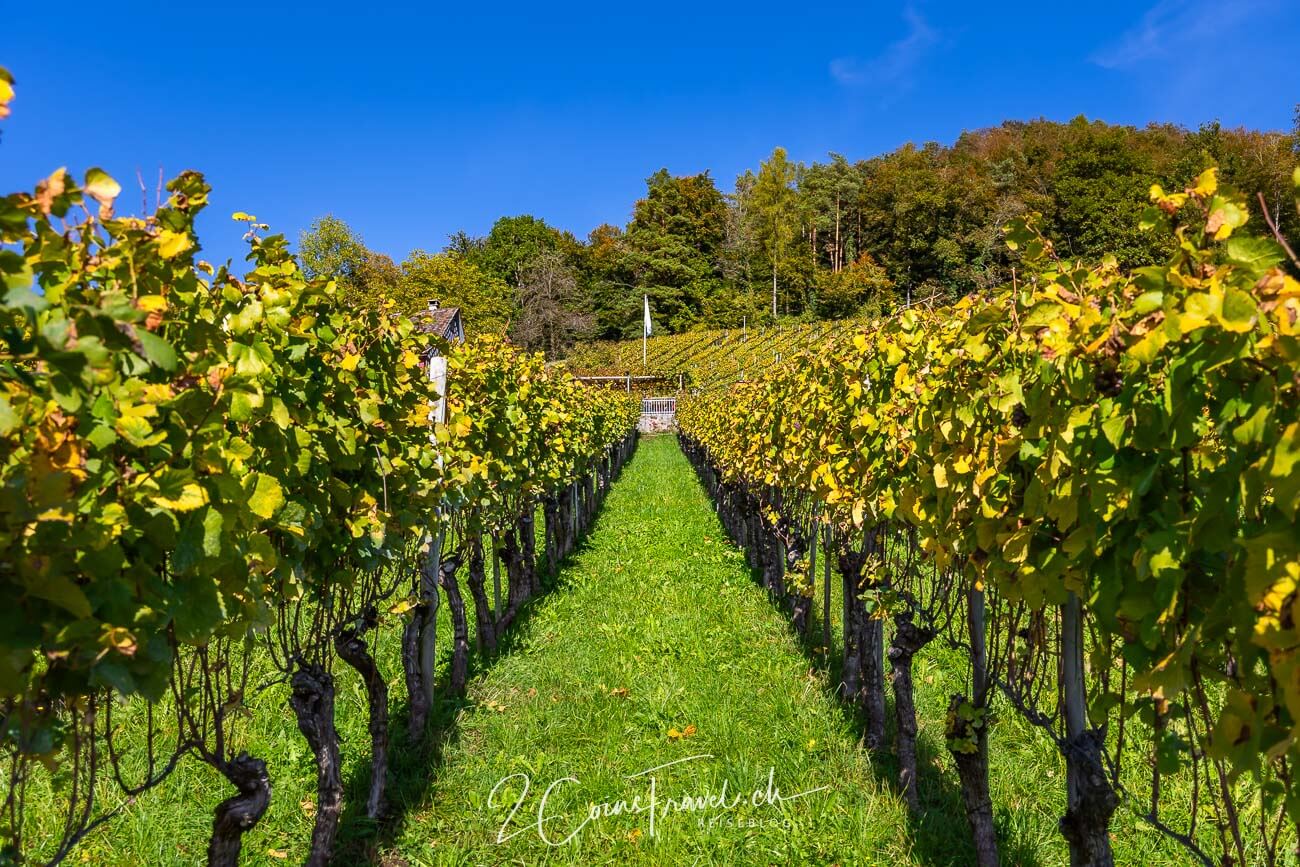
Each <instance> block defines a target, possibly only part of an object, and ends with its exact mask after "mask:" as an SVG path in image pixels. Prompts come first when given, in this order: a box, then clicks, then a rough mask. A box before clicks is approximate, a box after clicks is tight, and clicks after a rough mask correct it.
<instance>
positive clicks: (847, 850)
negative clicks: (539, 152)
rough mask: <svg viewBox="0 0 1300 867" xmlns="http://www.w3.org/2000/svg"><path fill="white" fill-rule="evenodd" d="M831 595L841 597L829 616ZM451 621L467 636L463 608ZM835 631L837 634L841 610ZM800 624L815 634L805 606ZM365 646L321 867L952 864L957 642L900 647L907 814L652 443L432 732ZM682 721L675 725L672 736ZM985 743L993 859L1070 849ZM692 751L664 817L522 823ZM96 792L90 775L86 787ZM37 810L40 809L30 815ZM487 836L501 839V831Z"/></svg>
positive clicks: (1134, 836) (175, 782) (285, 759)
mask: <svg viewBox="0 0 1300 867" xmlns="http://www.w3.org/2000/svg"><path fill="white" fill-rule="evenodd" d="M538 524H539V526H540V525H541V521H540V520H539V522H538ZM539 550H540V546H539ZM489 580H490V578H489ZM834 584H835V589H836V590H837V591H838V585H839V582H838V581H835V582H834ZM819 590H820V588H819ZM489 595H490V588H489ZM817 598H818V599H820V592H819V593H818V596H817ZM467 604H469V601H468V598H467ZM838 607H839V606H838V600H837V602H836V605H834V606H833V611H837V610H838ZM440 615H441V616H442V618H443V620H442V624H441V627H440V632H439V645H440V649H441V650H440V667H439V672H440V677H441V678H442V679H443V680H445V677H446V665H447V657H448V655H449V654H448V651H449V645H450V638H451V636H450V625H449V624H448V623H447V622H446V619H445V615H446V606H445V605H444V606H443V607H442V610H441V612H440ZM469 625H470V629H471V631H472V630H473V618H472V615H471V617H470V624H469ZM832 626H833V631H834V634H835V636H836V642H838V634H839V629H838V623H837V622H833V623H832ZM810 634H811V635H813V636H820V634H821V624H820V623H819V622H817V621H816V618H814V621H813V623H812V625H811V629H810ZM471 641H472V636H471ZM374 643H377V644H378V656H379V661H380V664H381V668H382V670H383V671H384V672H385V674H386V676H387V678H388V681H389V684H390V689H391V690H392V696H393V701H394V713H393V716H394V735H395V743H394V749H393V752H394V762H393V769H392V770H393V773H392V780H391V788H390V799H391V801H392V804H393V811H392V816H391V817H390V818H389V819H388V821H386V822H385V823H383V824H382V825H379V826H375V825H373V824H370V823H367V822H366V821H365V820H364V819H363V818H361V817H360V816H358V815H357V814H356V813H355V812H352V811H351V810H352V809H353V808H355V805H356V804H358V803H359V802H360V801H361V800H362V799H363V797H364V795H363V792H364V788H365V785H366V781H367V776H368V753H367V750H368V741H367V739H366V708H365V699H364V692H363V690H362V688H361V684H360V683H359V681H358V679H357V678H356V677H355V676H354V675H353V674H352V672H351V671H350V670H347V669H346V668H344V667H341V666H340V667H339V670H338V684H339V688H338V711H337V716H338V728H339V731H340V733H341V735H342V738H343V754H344V762H345V770H346V779H347V782H348V786H349V791H348V798H349V805H350V806H349V811H348V812H347V813H345V816H344V821H343V826H342V828H341V831H340V839H339V845H338V850H337V851H338V857H337V859H336V860H337V862H338V863H340V864H355V863H368V862H374V863H382V864H385V865H389V867H396V865H400V864H406V865H412V867H413V865H425V864H428V865H433V864H438V865H443V864H502V863H509V864H534V863H544V864H584V865H585V864H604V863H618V864H623V863H639V864H788V863H798V864H831V863H838V864H843V865H850V864H853V865H858V864H863V865H875V864H881V865H891V867H892V865H964V864H968V863H970V861H971V850H970V848H969V843H968V831H967V827H966V822H965V818H964V814H963V812H962V808H961V803H960V799H959V797H958V795H957V789H956V779H955V774H954V772H953V770H952V762H951V760H950V758H949V757H948V755H947V753H946V751H945V750H944V748H943V731H942V727H943V718H944V711H945V708H946V704H947V698H948V696H949V695H951V694H952V693H953V692H956V691H960V690H962V689H963V687H962V685H961V683H960V682H959V681H960V677H961V675H960V672H961V671H962V667H961V665H960V661H959V659H958V658H957V657H956V656H955V655H952V654H951V653H950V652H947V651H943V650H940V649H937V648H938V643H937V642H936V644H935V645H932V647H931V648H927V650H926V651H923V653H922V654H921V656H920V657H918V659H917V664H916V683H917V701H918V706H919V712H920V717H921V719H920V726H921V737H920V748H921V765H922V769H921V779H920V792H921V797H922V802H923V805H924V807H925V813H924V816H923V817H921V818H919V819H913V818H910V817H909V816H908V814H907V811H906V809H905V807H904V805H903V803H902V801H901V799H900V798H899V797H898V796H897V794H896V793H895V790H894V787H893V782H892V781H893V779H894V776H895V768H894V765H893V762H892V758H891V757H890V756H889V755H888V753H882V754H880V755H878V756H872V755H869V754H868V753H867V752H866V751H865V750H863V749H862V748H861V746H860V732H861V725H860V722H859V721H858V720H856V719H855V718H854V717H853V715H852V714H850V713H847V712H846V711H844V710H843V709H842V707H841V706H840V705H839V704H838V702H837V701H836V700H835V698H834V696H833V694H832V686H833V679H832V676H831V674H829V673H828V672H827V671H826V670H825V666H824V664H823V657H822V655H821V654H819V653H817V652H816V651H815V650H813V649H810V648H805V647H802V646H801V644H800V642H799V641H798V639H797V638H796V637H795V636H794V635H793V633H792V632H791V631H790V629H789V627H788V626H787V625H786V621H785V618H784V616H783V615H782V614H781V613H780V612H779V611H777V610H776V609H775V608H774V607H773V606H772V605H771V603H769V601H768V599H767V597H766V595H765V593H764V592H763V591H762V590H761V589H760V588H759V587H758V586H757V585H756V584H755V582H754V580H753V576H752V575H751V574H750V572H749V570H748V569H747V568H746V566H745V562H744V558H743V555H742V554H741V553H740V552H739V551H738V550H736V549H735V548H734V547H732V546H731V545H730V544H729V543H728V542H727V541H726V540H725V538H724V536H723V533H722V529H721V526H720V525H719V523H718V521H717V518H716V516H715V515H714V514H713V511H712V509H711V506H710V504H709V503H708V501H707V499H706V497H705V495H704V492H703V490H702V489H701V487H700V486H699V484H698V483H697V482H696V480H695V478H694V475H693V474H692V473H691V470H690V468H689V466H688V464H687V463H686V460H685V458H684V457H683V456H682V454H681V452H680V451H679V450H678V448H677V445H676V443H675V440H674V439H673V438H672V437H657V438H650V439H646V440H643V441H642V443H641V446H640V449H639V451H638V453H637V455H636V456H635V458H634V459H633V460H632V462H631V463H630V464H629V465H628V467H627V468H626V469H625V471H624V474H623V476H622V478H621V479H620V480H619V481H618V482H617V483H616V485H615V487H614V489H613V491H612V492H611V493H610V495H609V499H608V500H607V502H606V504H605V507H604V511H603V512H602V514H601V515H600V517H599V518H598V520H597V522H596V524H595V526H594V528H593V529H592V531H591V532H590V534H589V535H588V537H587V538H586V540H585V541H584V542H583V544H582V546H581V547H580V549H579V551H578V552H577V553H576V554H575V555H574V556H573V557H572V558H571V559H570V561H569V562H568V563H567V564H566V565H565V567H564V568H563V569H562V570H561V572H560V575H559V576H558V577H557V579H556V580H555V581H554V582H552V586H551V588H550V592H549V593H547V594H545V595H543V596H542V597H540V598H539V599H538V600H536V601H534V602H533V603H532V604H531V605H530V606H529V607H528V608H527V609H526V613H525V616H524V618H523V619H522V620H521V621H520V622H519V623H518V624H517V625H516V628H515V629H514V630H512V631H511V633H510V635H509V636H508V637H507V638H506V640H505V643H504V646H503V649H502V653H501V654H500V656H499V657H498V658H497V659H496V660H493V661H487V660H481V659H477V658H476V659H474V660H473V663H472V664H473V666H474V667H473V668H472V670H471V671H472V675H473V676H472V679H471V683H470V688H469V693H468V695H467V696H466V697H464V698H454V697H447V698H444V699H443V700H442V702H441V703H440V705H439V707H438V708H436V709H435V720H434V722H435V724H436V726H437V730H436V732H435V733H434V735H433V736H432V737H431V738H430V739H429V740H430V743H429V745H428V746H427V747H424V748H414V747H411V746H410V745H407V744H406V743H405V742H404V737H403V734H402V732H403V731H404V708H403V706H402V695H403V689H402V686H401V684H402V678H401V667H400V663H399V660H398V657H397V635H396V633H395V629H394V628H393V627H389V628H388V629H386V630H385V631H384V632H383V633H382V634H381V637H380V638H379V640H378V642H372V644H374ZM832 656H833V654H832ZM831 661H832V664H833V663H834V660H833V659H832V660H831ZM260 674H261V673H255V675H254V678H253V680H254V682H258V680H259V675H260ZM252 705H253V707H252V710H253V714H254V716H253V718H252V720H251V721H250V722H249V724H248V727H247V729H246V730H244V731H243V732H241V736H240V741H239V743H237V744H236V748H237V749H238V748H246V749H248V750H249V751H250V752H252V753H253V754H255V755H259V756H261V757H263V758H265V759H267V761H268V765H269V766H270V771H271V776H272V785H273V798H272V805H271V808H270V810H269V811H268V813H267V815H266V816H265V817H264V818H263V820H262V822H261V823H260V824H259V825H258V826H257V827H256V828H255V829H254V830H253V831H251V832H250V833H249V834H248V835H247V836H246V838H245V858H244V861H245V863H249V864H283V863H294V862H299V861H301V859H302V857H303V855H304V854H305V851H306V846H307V841H308V838H309V836H310V832H311V815H312V802H313V799H314V786H315V774H314V765H313V761H312V757H311V754H310V752H309V751H308V749H307V747H306V745H305V743H304V742H303V741H302V739H301V737H300V736H299V734H298V732H297V729H296V726H295V724H294V721H293V717H292V714H291V713H290V712H289V711H288V709H287V707H286V705H285V690H284V688H283V687H282V686H275V687H272V688H270V689H266V690H263V691H261V692H260V693H258V694H257V695H256V696H255V697H254V698H253V700H252ZM128 710H130V708H128ZM688 726H693V727H694V728H693V729H688ZM687 731H690V732H692V733H691V734H690V736H688V737H674V736H673V735H674V734H675V733H681V732H687ZM990 740H991V759H992V792H993V798H994V802H995V805H996V809H997V817H998V825H999V832H1000V836H1001V838H1002V840H1001V842H1002V846H1003V863H1005V864H1008V865H1011V864H1016V865H1021V864H1023V865H1031V864H1042V865H1058V864H1066V863H1068V856H1067V853H1066V849H1065V844H1064V841H1063V840H1062V838H1061V837H1060V835H1059V833H1058V832H1057V830H1056V821H1057V818H1058V817H1059V815H1060V814H1061V812H1062V811H1063V809H1064V786H1065V784H1064V767H1063V765H1062V763H1061V760H1060V759H1059V757H1058V756H1057V753H1056V750H1055V748H1054V747H1053V746H1052V744H1051V743H1050V742H1048V741H1047V740H1046V738H1045V737H1044V736H1043V735H1042V734H1041V733H1040V732H1038V731H1036V730H1034V729H1033V728H1032V727H1030V726H1028V725H1027V724H1025V723H1024V722H1023V721H1021V720H1020V719H1018V718H1017V717H1015V716H1014V714H1013V713H1012V712H1010V711H1009V710H1007V709H1006V708H1001V713H1000V714H999V715H998V716H997V717H996V719H995V721H994V723H993V726H992V729H991V736H990ZM697 756H698V757H699V758H693V759H692V760H690V761H687V762H682V763H680V764H676V765H673V766H671V767H666V768H663V769H662V770H660V771H658V772H655V773H654V774H653V776H654V778H655V783H654V785H655V790H656V795H657V798H658V803H659V807H660V810H661V811H664V812H663V813H662V815H660V814H656V818H655V827H654V834H653V835H652V834H651V828H650V819H649V816H648V815H647V814H646V813H644V812H642V813H637V814H623V815H614V816H602V817H601V818H598V819H596V820H593V821H591V822H589V823H588V824H587V825H586V826H585V827H583V828H582V830H581V831H580V832H579V833H578V834H576V835H575V836H574V837H573V839H571V840H569V841H568V842H564V843H561V844H559V845H548V844H547V843H546V842H544V841H543V840H542V839H541V837H540V835H539V833H538V828H537V820H538V809H539V806H540V803H541V800H542V795H543V793H544V791H545V790H546V789H547V787H548V786H550V785H551V784H552V783H555V782H556V781H561V780H566V779H568V780H569V781H568V782H563V783H560V784H559V785H558V787H557V789H556V790H555V791H554V792H553V794H552V795H551V796H550V798H549V799H548V801H547V805H546V812H545V815H546V816H547V817H548V821H547V823H546V824H545V826H544V829H543V830H544V831H545V832H546V834H547V835H548V836H549V837H551V838H552V840H553V842H556V843H559V841H560V839H562V838H564V837H566V836H567V835H568V834H569V832H570V831H571V830H572V829H574V828H575V827H576V826H577V825H578V824H579V823H581V822H582V819H583V818H584V817H585V816H586V815H587V813H588V809H589V805H591V804H593V803H594V804H598V805H600V804H615V803H617V802H619V801H625V802H627V803H629V804H630V803H631V802H632V801H633V799H634V798H635V797H637V796H640V797H641V799H642V801H643V802H644V801H645V800H646V799H647V798H648V797H649V792H650V781H649V778H648V777H647V776H640V777H637V776H634V775H636V774H638V773H639V772H643V771H647V770H649V769H652V768H656V767H659V766H663V765H666V764H668V763H671V762H675V761H678V760H681V759H688V758H691V757H697ZM769 774H770V775H771V779H772V781H773V783H774V785H775V786H776V787H778V788H779V789H780V792H781V793H782V794H783V795H785V796H790V795H794V794H797V793H801V792H810V791H811V792H812V793H811V794H808V795H807V796H805V797H802V798H799V799H796V800H790V801H786V802H784V803H778V804H768V803H762V804H760V805H758V806H754V805H752V804H749V803H743V804H740V805H737V806H736V807H735V808H734V809H720V808H712V807H706V808H705V809H702V810H698V811H694V812H679V811H676V810H674V809H673V807H672V805H671V804H669V803H668V802H669V799H680V798H682V797H683V796H692V797H698V796H707V795H710V794H712V795H715V796H716V795H719V794H720V793H721V792H722V791H723V787H724V786H725V787H726V792H727V795H728V798H734V797H735V795H736V794H738V793H740V794H742V795H744V797H746V798H748V797H749V795H750V793H752V792H753V791H754V790H756V789H757V790H759V791H760V792H766V790H767V786H768V779H769ZM503 780H505V782H504V783H503V782H502V781H503ZM525 781H526V782H527V785H528V789H527V791H524V785H525ZM494 789H495V790H496V791H495V795H494V794H493V792H494ZM812 790H817V791H812ZM229 794H231V790H230V788H229V786H228V785H227V784H226V783H225V782H224V781H223V780H222V779H221V778H220V777H219V776H218V775H216V774H215V773H213V772H212V771H211V770H209V769H207V768H205V767H203V766H201V765H198V764H197V763H196V762H192V761H191V762H188V763H186V764H184V765H183V766H182V768H181V770H179V771H178V772H177V773H176V774H175V775H173V777H171V778H170V779H169V780H168V781H167V783H166V784H165V785H163V786H162V787H160V788H159V789H157V790H155V791H153V792H150V793H148V794H146V795H145V796H143V797H142V798H140V799H139V800H138V801H137V802H135V803H134V804H132V805H130V806H129V807H128V808H127V812H126V815H124V816H122V817H119V818H118V819H117V820H115V821H114V822H112V823H111V824H109V825H108V826H106V827H105V828H103V829H101V830H100V831H97V832H96V833H95V834H94V835H93V836H92V837H91V838H90V839H89V840H88V841H87V842H86V844H85V845H83V847H81V849H79V850H78V851H77V852H76V853H74V855H73V858H72V859H71V860H72V862H73V863H77V862H78V861H79V860H81V861H85V862H89V863H95V864H123V865H126V864H130V865H138V864H141V863H145V864H191V863H198V862H201V860H202V856H203V853H204V848H205V846H206V840H207V833H208V830H209V827H210V823H211V810H212V808H213V806H215V804H216V803H217V802H218V801H220V800H221V799H222V798H224V797H226V796H228V795H229ZM113 797H114V796H113V794H112V792H111V790H110V789H108V788H107V787H105V789H104V798H105V802H106V803H112V802H113ZM36 800H37V802H39V801H40V797H39V795H38V797H37V799H36ZM516 804H518V809H517V810H516V811H515V813H514V815H513V816H511V810H512V809H514V808H515V806H516ZM34 806H36V809H35V811H34V813H33V815H35V817H36V822H37V823H38V826H39V823H40V822H42V821H48V818H43V817H42V816H41V810H40V809H39V806H38V805H34ZM30 809H31V808H29V810H30ZM1113 829H1114V836H1115V843H1116V859H1117V863H1121V864H1134V863H1141V864H1144V865H1152V867H1154V865H1174V864H1183V863H1186V860H1187V859H1186V858H1185V857H1182V856H1181V855H1180V854H1179V853H1178V852H1177V851H1176V850H1175V849H1174V848H1173V847H1172V846H1171V845H1169V844H1167V843H1164V842H1163V841H1162V840H1161V839H1160V838H1159V837H1158V836H1157V835H1155V834H1153V833H1150V832H1144V831H1142V830H1139V827H1138V826H1137V824H1136V823H1135V822H1134V820H1133V819H1132V818H1131V816H1129V815H1128V814H1127V813H1125V812H1124V811H1123V809H1121V811H1120V812H1119V813H1117V814H1116V817H1115V821H1114V822H1113ZM29 833H31V832H30V831H29ZM499 835H504V836H506V837H507V839H506V840H505V841H504V842H498V836H499Z"/></svg>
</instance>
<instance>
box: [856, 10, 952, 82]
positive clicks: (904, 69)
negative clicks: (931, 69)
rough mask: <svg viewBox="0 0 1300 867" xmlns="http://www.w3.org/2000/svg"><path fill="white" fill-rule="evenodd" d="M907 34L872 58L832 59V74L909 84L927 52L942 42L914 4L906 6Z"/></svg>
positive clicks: (865, 79)
mask: <svg viewBox="0 0 1300 867" xmlns="http://www.w3.org/2000/svg"><path fill="white" fill-rule="evenodd" d="M903 19H904V20H905V21H907V26H908V31H907V35H906V36H904V37H903V38H902V39H899V40H897V41H895V42H891V43H890V44H889V45H888V46H886V48H885V50H884V51H882V52H881V53H880V54H878V55H876V56H875V57H873V58H871V59H869V60H862V59H859V58H856V57H837V58H836V59H834V60H832V61H831V64H830V72H831V77H832V78H834V79H835V80H836V81H838V82H839V83H840V84H845V85H858V84H894V85H899V86H905V85H906V84H908V83H909V79H910V78H911V74H912V72H913V71H914V70H915V69H916V67H917V65H918V64H919V63H920V62H921V60H922V59H923V58H924V57H925V55H926V53H927V52H928V51H929V50H930V48H931V47H933V46H934V44H935V43H937V42H938V41H939V33H938V31H936V30H934V29H933V28H932V27H930V25H929V24H928V23H927V22H926V20H925V18H924V17H922V15H921V13H920V12H918V11H917V10H916V7H914V6H913V5H912V4H910V3H909V4H908V5H907V6H905V7H903Z"/></svg>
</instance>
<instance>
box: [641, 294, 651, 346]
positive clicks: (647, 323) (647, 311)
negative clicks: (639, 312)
mask: <svg viewBox="0 0 1300 867" xmlns="http://www.w3.org/2000/svg"><path fill="white" fill-rule="evenodd" d="M641 297H642V298H643V299H645V336H646V337H649V336H650V296H649V295H642V296H641Z"/></svg>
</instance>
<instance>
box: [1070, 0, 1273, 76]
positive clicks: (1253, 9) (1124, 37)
mask: <svg viewBox="0 0 1300 867" xmlns="http://www.w3.org/2000/svg"><path fill="white" fill-rule="evenodd" d="M1273 2H1274V0H1232V2H1228V3H1225V2H1222V0H1191V2H1187V0H1160V2H1158V3H1156V5H1154V6H1152V7H1151V8H1150V9H1148V10H1147V11H1146V13H1145V14H1144V15H1143V16H1142V20H1141V21H1139V22H1138V23H1137V24H1136V25H1134V26H1133V27H1131V28H1129V29H1128V30H1126V31H1125V32H1124V33H1122V34H1121V35H1120V37H1119V38H1118V39H1116V40H1115V41H1114V42H1111V43H1109V44H1107V45H1104V46H1102V47H1101V48H1100V49H1099V50H1097V51H1095V52H1093V54H1092V57H1091V58H1090V59H1091V60H1092V62H1093V63H1095V64H1097V65H1098V66H1101V67H1104V68H1106V69H1123V68H1126V67H1130V66H1134V65H1136V64H1138V63H1141V62H1142V61H1145V60H1153V59H1158V58H1162V57H1173V56H1175V55H1177V54H1179V53H1180V52H1182V51H1184V50H1186V49H1190V48H1195V47H1196V46H1197V45H1198V44H1202V43H1206V44H1208V43H1210V42H1217V41H1219V40H1220V39H1221V38H1222V37H1223V35H1224V31H1225V30H1227V29H1229V28H1231V27H1233V26H1235V25H1236V24H1238V23H1239V22H1240V21H1242V20H1243V19H1245V18H1247V17H1248V16H1251V15H1254V14H1257V13H1260V12H1263V11H1265V10H1267V9H1268V8H1269V7H1271V6H1272V5H1273ZM1188 61H1189V62H1194V58H1188Z"/></svg>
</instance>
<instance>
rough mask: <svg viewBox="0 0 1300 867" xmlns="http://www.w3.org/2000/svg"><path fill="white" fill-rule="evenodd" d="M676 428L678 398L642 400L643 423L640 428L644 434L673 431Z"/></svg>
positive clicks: (639, 425)
mask: <svg viewBox="0 0 1300 867" xmlns="http://www.w3.org/2000/svg"><path fill="white" fill-rule="evenodd" d="M676 426H677V398H675V397H643V398H641V421H640V423H639V424H638V427H639V428H640V430H641V432H642V433H654V432H656V431H665V430H672V429H673V428H674V427H676Z"/></svg>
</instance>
